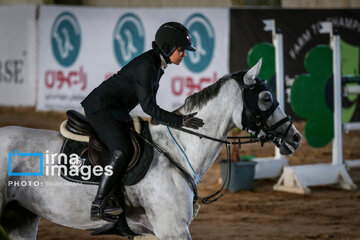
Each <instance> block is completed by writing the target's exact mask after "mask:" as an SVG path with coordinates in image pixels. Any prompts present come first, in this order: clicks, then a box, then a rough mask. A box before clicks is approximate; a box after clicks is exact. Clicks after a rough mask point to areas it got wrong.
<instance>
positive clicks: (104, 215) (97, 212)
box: [90, 201, 124, 222]
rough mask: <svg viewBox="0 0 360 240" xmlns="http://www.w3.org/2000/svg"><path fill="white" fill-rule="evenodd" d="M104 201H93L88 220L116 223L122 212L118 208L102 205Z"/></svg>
mask: <svg viewBox="0 0 360 240" xmlns="http://www.w3.org/2000/svg"><path fill="white" fill-rule="evenodd" d="M104 202H105V201H94V202H92V204H91V211H90V219H91V220H92V221H98V220H101V219H103V220H105V221H109V222H116V221H117V220H118V219H119V215H120V214H122V213H123V212H124V210H123V209H122V208H121V207H120V206H118V207H109V206H106V205H105V204H104Z"/></svg>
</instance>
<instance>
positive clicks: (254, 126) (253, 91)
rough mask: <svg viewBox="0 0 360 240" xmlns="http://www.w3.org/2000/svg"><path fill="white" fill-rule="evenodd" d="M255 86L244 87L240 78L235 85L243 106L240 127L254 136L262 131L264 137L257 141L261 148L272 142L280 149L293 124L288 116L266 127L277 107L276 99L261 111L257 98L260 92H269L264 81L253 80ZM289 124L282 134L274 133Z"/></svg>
mask: <svg viewBox="0 0 360 240" xmlns="http://www.w3.org/2000/svg"><path fill="white" fill-rule="evenodd" d="M255 81H256V82H255V84H253V85H250V86H249V85H245V84H244V82H243V80H242V78H241V79H239V80H237V83H238V84H239V86H240V89H241V90H242V92H243V94H242V98H243V104H244V111H243V113H242V126H243V129H244V130H246V131H248V132H254V135H255V136H258V135H259V133H260V131H263V133H264V135H262V136H260V137H259V141H260V142H261V146H263V145H264V143H265V142H270V141H271V142H273V143H274V144H275V145H276V146H277V147H280V146H281V145H282V144H283V141H284V140H285V138H286V136H287V135H288V133H289V131H290V128H291V126H292V124H293V122H292V120H291V118H290V117H289V116H286V117H284V118H283V119H281V120H279V121H278V122H276V123H275V124H273V125H272V126H268V125H267V124H266V121H267V120H268V118H269V117H270V116H271V115H272V114H273V113H274V111H275V110H276V108H277V107H278V106H279V102H278V101H277V100H276V98H273V102H272V105H271V107H270V108H268V109H267V110H266V111H261V110H260V108H259V106H258V97H259V93H260V92H261V91H268V92H271V91H270V89H269V87H268V86H267V85H266V84H265V81H262V80H259V79H255ZM286 122H289V125H288V126H287V128H286V130H285V132H284V133H281V134H279V133H276V130H277V129H278V128H279V127H280V126H282V125H283V124H285V123H286Z"/></svg>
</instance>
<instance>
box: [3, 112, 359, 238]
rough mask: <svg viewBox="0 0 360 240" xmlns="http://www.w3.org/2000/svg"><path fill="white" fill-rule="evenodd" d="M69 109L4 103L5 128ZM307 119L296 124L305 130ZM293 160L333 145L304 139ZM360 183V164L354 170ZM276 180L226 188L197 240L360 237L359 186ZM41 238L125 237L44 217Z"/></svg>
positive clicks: (306, 159)
mask: <svg viewBox="0 0 360 240" xmlns="http://www.w3.org/2000/svg"><path fill="white" fill-rule="evenodd" d="M64 119H65V114H64V113H55V112H46V113H45V112H41V113H39V112H35V111H34V109H32V108H7V107H2V108H0V127H1V126H8V125H18V126H25V127H32V128H42V129H55V130H56V129H58V126H59V124H60V123H61V121H62V120H64ZM304 124H305V123H304V122H298V123H295V125H296V126H297V128H298V129H299V130H300V131H301V132H302V133H303V128H304ZM359 142H360V132H353V133H350V134H347V135H344V139H343V143H344V157H345V159H360V149H359ZM240 154H241V155H255V156H256V157H265V156H271V155H272V154H273V147H272V145H270V144H266V145H265V146H264V147H263V148H261V147H260V145H259V144H253V145H248V146H243V148H242V149H241V150H240ZM288 160H289V164H290V165H300V164H310V163H325V162H328V163H329V162H331V144H329V145H328V146H326V147H324V148H321V149H313V148H311V147H310V146H309V145H308V144H307V143H306V140H305V139H304V140H303V142H302V144H301V147H300V149H299V150H298V151H297V152H296V153H294V154H293V155H291V156H289V157H288ZM349 173H350V175H351V177H352V179H353V181H354V183H355V184H357V185H358V186H360V169H352V170H350V171H349ZM219 178H220V171H219V165H218V163H217V162H215V163H214V165H213V166H212V167H211V168H210V170H209V172H208V173H207V174H206V175H205V177H204V181H203V182H204V183H202V184H199V186H198V188H199V194H200V195H201V196H204V195H206V194H209V193H212V192H214V191H216V190H217V189H218V188H219V187H220V183H219ZM275 183H276V179H266V180H257V181H255V189H254V191H241V192H236V193H232V192H227V194H226V195H225V197H223V198H222V199H220V200H219V201H218V202H216V203H213V204H211V205H204V204H202V205H201V209H200V212H199V214H198V216H197V217H196V219H195V220H194V222H193V223H192V224H191V225H190V231H191V234H192V237H193V239H194V240H205V239H206V240H215V239H216V240H218V239H289V240H290V239H291V240H293V239H296V240H297V239H299V240H301V239H341V240H345V239H360V214H359V213H360V190H355V191H344V190H339V189H336V188H334V187H329V186H326V187H325V186H323V187H316V188H312V189H311V190H312V193H311V194H310V195H305V196H303V195H297V194H290V193H285V192H275V191H273V190H272V186H273V185H274V184H275ZM37 239H39V240H60V239H76V240H85V239H106V240H110V239H114V240H115V239H122V238H120V237H116V236H101V237H91V236H90V232H88V231H82V230H76V229H71V228H66V227H62V226H59V225H56V224H53V223H51V222H49V221H47V220H45V219H41V221H40V225H39V231H38V238H37Z"/></svg>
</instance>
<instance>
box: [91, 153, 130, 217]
mask: <svg viewBox="0 0 360 240" xmlns="http://www.w3.org/2000/svg"><path fill="white" fill-rule="evenodd" d="M126 162H127V159H126V157H125V155H124V153H123V152H122V151H120V150H115V151H114V152H113V155H112V157H111V159H110V161H109V163H108V165H110V166H112V167H113V175H111V176H107V175H105V174H103V175H102V176H101V180H100V184H99V188H98V191H97V193H96V197H95V200H94V201H93V202H92V204H91V212H90V219H91V220H93V221H97V220H100V219H102V218H104V217H103V214H105V215H110V216H117V215H120V214H121V213H122V212H123V209H122V208H121V206H120V205H119V206H115V207H109V206H106V203H104V201H103V200H104V198H105V197H106V196H107V195H108V194H109V193H110V191H111V190H112V189H113V187H114V183H115V182H116V180H117V179H118V177H119V175H120V173H121V172H122V171H123V168H124V167H125V166H126Z"/></svg>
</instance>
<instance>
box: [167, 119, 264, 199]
mask: <svg viewBox="0 0 360 240" xmlns="http://www.w3.org/2000/svg"><path fill="white" fill-rule="evenodd" d="M170 127H171V128H174V129H177V130H179V131H182V132H185V133H188V134H191V135H194V136H197V137H199V138H200V139H203V138H205V139H209V140H212V141H215V142H220V143H223V144H225V145H226V152H227V163H228V167H227V174H226V179H225V180H224V181H223V184H222V186H221V187H220V189H219V190H217V191H216V192H215V193H213V194H211V195H209V196H207V197H204V198H201V197H198V199H200V200H201V202H202V203H204V204H211V203H213V202H216V201H217V200H219V199H220V198H222V197H223V196H224V195H225V192H226V191H227V189H228V188H229V185H230V179H231V158H230V152H231V150H230V145H238V146H239V148H241V145H242V144H249V143H255V142H258V141H259V139H258V138H257V137H255V136H254V135H250V136H241V137H227V139H237V140H238V141H227V140H222V139H218V138H214V137H210V136H207V135H204V134H201V133H197V132H194V131H191V130H188V129H185V128H182V127H176V126H170ZM167 128H168V131H169V133H170V135H171V137H172V139H173V141H174V142H175V143H176V145H177V146H178V147H179V145H178V143H177V142H176V140H175V139H174V137H173V136H172V134H171V132H170V130H169V126H167ZM242 139H249V140H247V141H241V140H242ZM179 148H180V147H179ZM180 150H181V151H182V149H181V148H180ZM182 152H183V151H182ZM185 158H186V159H187V157H186V155H185ZM187 161H188V164H189V166H190V168H191V169H192V170H193V168H192V166H191V164H190V162H189V160H188V159H187ZM193 172H194V170H193ZM194 175H195V176H196V178H199V177H198V176H197V175H196V173H195V172H194ZM200 182H201V179H200ZM225 185H226V186H225Z"/></svg>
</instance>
